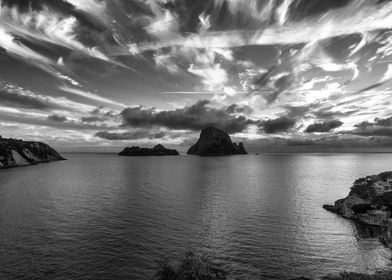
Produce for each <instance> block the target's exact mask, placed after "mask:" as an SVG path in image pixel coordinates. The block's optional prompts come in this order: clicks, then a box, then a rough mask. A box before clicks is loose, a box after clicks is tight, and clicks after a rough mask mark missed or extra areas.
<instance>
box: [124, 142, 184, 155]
mask: <svg viewBox="0 0 392 280" xmlns="http://www.w3.org/2000/svg"><path fill="white" fill-rule="evenodd" d="M118 155H119V156H178V155H179V153H178V152H177V150H174V149H166V148H165V147H164V146H163V145H161V144H158V145H156V146H154V147H153V148H141V147H138V146H133V147H127V148H125V149H124V150H123V151H121V152H120V153H119V154H118Z"/></svg>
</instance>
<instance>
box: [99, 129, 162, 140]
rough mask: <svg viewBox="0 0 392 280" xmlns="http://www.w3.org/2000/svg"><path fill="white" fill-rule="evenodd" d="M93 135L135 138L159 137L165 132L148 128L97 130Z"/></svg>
mask: <svg viewBox="0 0 392 280" xmlns="http://www.w3.org/2000/svg"><path fill="white" fill-rule="evenodd" d="M95 136H97V137H99V138H102V139H106V140H136V139H161V138H163V137H165V136H166V133H165V132H163V131H161V132H155V133H154V132H151V131H148V130H137V131H129V132H109V131H99V132H97V133H96V134H95Z"/></svg>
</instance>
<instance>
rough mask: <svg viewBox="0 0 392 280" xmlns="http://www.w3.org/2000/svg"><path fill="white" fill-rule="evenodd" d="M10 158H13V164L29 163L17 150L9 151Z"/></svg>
mask: <svg viewBox="0 0 392 280" xmlns="http://www.w3.org/2000/svg"><path fill="white" fill-rule="evenodd" d="M11 154H12V158H13V160H14V163H15V165H17V166H23V165H29V164H30V163H29V162H28V161H27V160H26V159H25V158H23V157H22V156H21V155H20V154H19V153H18V152H17V151H15V150H12V151H11Z"/></svg>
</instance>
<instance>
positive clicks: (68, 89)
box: [60, 86, 126, 108]
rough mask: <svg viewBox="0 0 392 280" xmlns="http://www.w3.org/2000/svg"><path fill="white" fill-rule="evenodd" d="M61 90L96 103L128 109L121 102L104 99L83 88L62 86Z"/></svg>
mask: <svg viewBox="0 0 392 280" xmlns="http://www.w3.org/2000/svg"><path fill="white" fill-rule="evenodd" d="M60 90H62V91H64V92H67V93H71V94H75V95H79V96H81V97H84V98H87V99H90V100H94V101H98V102H101V103H104V104H111V105H115V106H119V107H122V108H124V107H126V105H124V104H123V103H120V102H116V101H114V100H112V99H109V98H106V97H102V96H100V95H98V94H95V93H92V92H89V91H85V90H84V89H81V88H73V87H68V86H61V87H60Z"/></svg>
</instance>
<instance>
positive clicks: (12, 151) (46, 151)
mask: <svg viewBox="0 0 392 280" xmlns="http://www.w3.org/2000/svg"><path fill="white" fill-rule="evenodd" d="M56 160H64V158H63V157H62V156H61V155H60V154H59V153H58V152H57V151H56V150H54V149H53V148H52V147H50V146H49V145H47V144H45V143H41V142H33V141H23V140H17V139H6V138H0V169H2V168H11V167H18V166H27V165H34V164H38V163H42V162H49V161H56Z"/></svg>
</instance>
